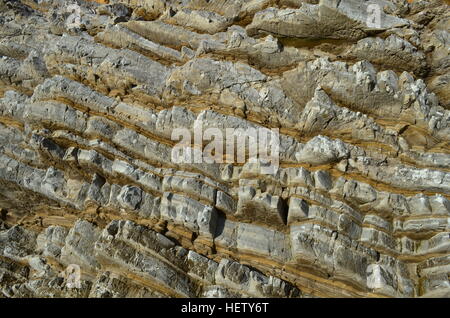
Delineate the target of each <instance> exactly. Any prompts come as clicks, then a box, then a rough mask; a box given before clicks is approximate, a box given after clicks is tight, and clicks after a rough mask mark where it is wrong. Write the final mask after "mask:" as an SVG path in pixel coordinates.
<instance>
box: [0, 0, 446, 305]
mask: <svg viewBox="0 0 450 318" xmlns="http://www.w3.org/2000/svg"><path fill="white" fill-rule="evenodd" d="M100 2H101V3H100ZM103 2H104V1H99V2H94V1H83V0H78V1H77V2H76V3H73V4H72V6H71V8H75V9H76V10H75V14H76V16H75V18H76V19H75V20H74V19H73V16H72V20H70V19H69V18H70V17H71V14H73V12H72V11H69V10H68V4H67V2H65V1H58V0H45V1H40V2H39V4H37V3H36V2H34V1H28V0H21V1H19V0H11V1H7V0H0V208H1V214H0V297H433V296H435V297H449V296H450V281H449V275H450V99H449V93H448V92H449V91H450V89H449V82H450V75H449V74H450V73H449V68H450V62H449V61H450V60H449V55H448V50H449V43H450V34H449V23H450V22H449V17H450V15H449V13H450V10H449V7H448V4H447V3H446V2H445V1H441V0H429V1H424V0H421V1H419V0H417V1H414V2H412V3H409V2H407V1H401V0H395V1H394V0H392V1H388V0H371V1H357V0H341V1H331V0H320V1H302V0H289V1H285V0H281V1H272V0H251V1H250V0H249V1H246V0H210V1H203V0H187V1H162V0H110V1H109V3H106V4H105V3H103ZM369 5H378V6H379V7H380V8H381V11H380V14H381V20H380V21H381V23H380V24H379V25H377V26H375V27H374V26H373V25H368V24H367V19H368V6H369ZM77 10H78V11H77ZM70 21H71V22H75V24H74V23H72V24H71V23H69V22H70ZM200 121H201V122H202V123H203V125H204V128H208V127H214V128H219V129H220V130H222V131H225V130H226V129H227V128H243V129H246V128H261V127H265V128H279V129H280V132H281V134H280V164H281V165H280V168H279V169H278V171H277V173H276V174H274V175H267V174H263V173H261V163H260V162H247V163H245V164H231V163H228V164H216V163H215V164H198V163H197V164H196V163H192V164H188V163H174V162H172V161H171V160H170V156H171V151H172V147H173V146H174V142H173V141H172V140H171V133H172V130H173V129H174V128H186V129H188V130H190V131H193V129H194V127H195V126H196V124H197V123H198V122H200ZM73 264H76V265H77V266H79V267H80V269H81V282H80V283H81V285H80V286H78V287H79V288H69V287H68V285H67V276H65V275H64V273H65V269H66V268H67V267H68V266H71V265H73Z"/></svg>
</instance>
